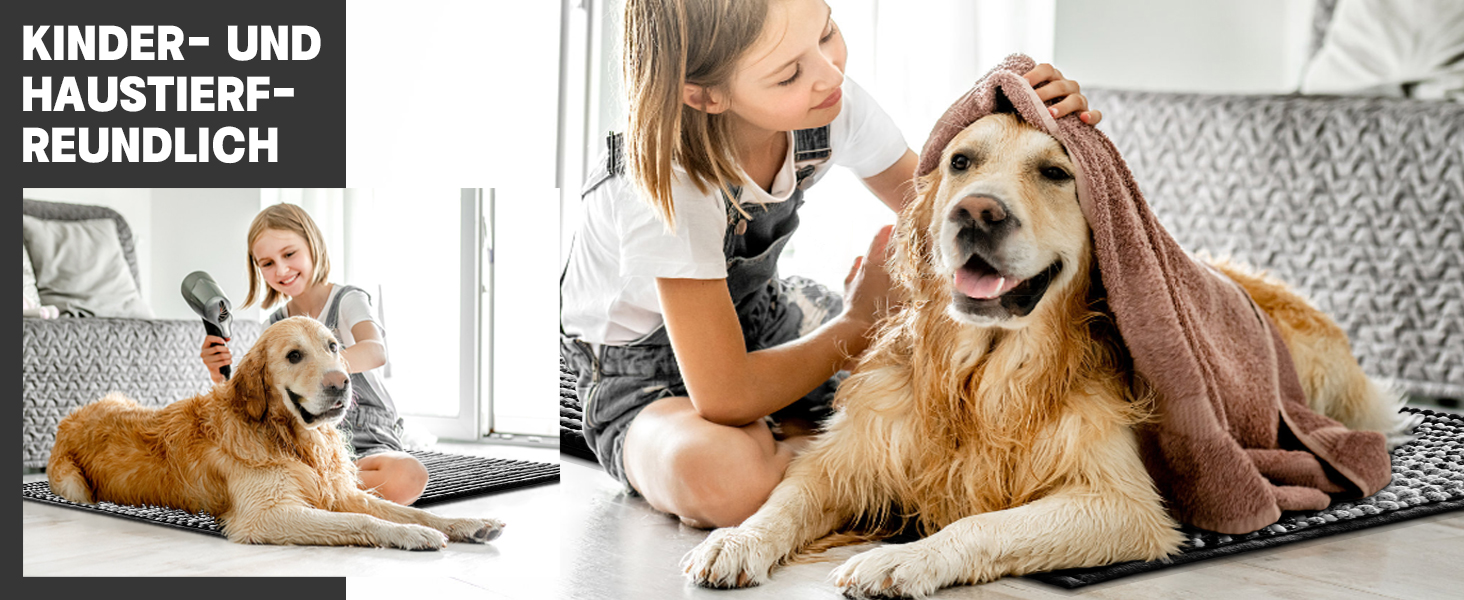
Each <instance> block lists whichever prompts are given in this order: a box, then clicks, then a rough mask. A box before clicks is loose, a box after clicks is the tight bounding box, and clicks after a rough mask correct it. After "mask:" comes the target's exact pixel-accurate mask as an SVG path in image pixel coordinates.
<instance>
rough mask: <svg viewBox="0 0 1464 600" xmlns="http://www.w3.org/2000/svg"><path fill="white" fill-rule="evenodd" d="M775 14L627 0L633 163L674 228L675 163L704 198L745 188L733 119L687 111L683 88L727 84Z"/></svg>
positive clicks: (667, 0) (687, 0)
mask: <svg viewBox="0 0 1464 600" xmlns="http://www.w3.org/2000/svg"><path fill="white" fill-rule="evenodd" d="M767 12H768V0H626V3H625V37H624V40H623V43H624V50H623V61H622V69H623V76H624V82H625V89H626V92H627V100H628V102H627V104H626V106H627V107H628V108H629V110H628V112H629V123H628V129H627V130H626V136H625V159H626V165H627V167H628V168H629V176H630V178H631V181H633V182H634V183H635V184H636V186H637V187H639V188H640V190H641V192H642V193H643V194H644V196H645V199H646V201H647V202H650V203H651V206H652V208H654V209H655V210H656V212H657V213H658V214H659V215H660V216H661V219H662V220H663V221H665V223H666V226H667V227H675V223H676V210H675V207H674V205H673V203H672V199H671V181H672V179H673V177H674V175H673V172H672V165H673V164H679V165H681V168H682V169H684V170H685V171H686V174H687V175H688V176H689V177H690V179H691V182H692V184H693V185H695V186H696V187H697V189H698V190H701V191H702V192H706V191H707V190H708V189H709V188H712V187H716V188H721V189H722V190H727V189H728V188H729V186H733V185H741V184H742V183H744V179H743V177H742V175H741V174H740V171H739V169H738V167H737V161H736V159H735V156H736V154H735V150H734V148H733V145H732V131H731V124H730V122H729V120H728V118H727V115H726V114H710V113H707V112H704V111H702V110H698V109H696V108H692V107H690V106H687V105H686V104H685V103H684V102H683V101H682V97H683V96H682V89H683V86H684V85H685V84H688V83H689V84H695V85H699V86H701V87H703V88H707V89H711V88H715V87H718V86H721V85H725V84H726V83H727V82H728V80H730V79H731V78H732V75H733V73H734V72H735V71H736V68H737V60H738V59H739V58H740V57H741V56H742V54H743V53H744V52H746V51H747V49H748V48H749V47H751V46H752V45H753V43H755V42H756V41H757V39H758V37H759V36H760V35H761V34H762V29H763V23H764V21H766V20H767Z"/></svg>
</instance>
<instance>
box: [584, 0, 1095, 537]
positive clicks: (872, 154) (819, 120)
mask: <svg viewBox="0 0 1464 600" xmlns="http://www.w3.org/2000/svg"><path fill="white" fill-rule="evenodd" d="M846 56H847V50H846V48H845V46H844V40H843V39H842V38H841V37H840V35H839V30H838V27H837V26H836V25H835V23H834V21H833V19H832V17H831V15H830V10H829V7H828V5H826V4H825V3H824V1H823V0H627V2H626V7H625V39H624V56H623V59H624V65H623V69H624V81H625V88H626V90H627V91H628V98H627V100H628V102H627V106H628V108H629V122H630V123H629V124H630V127H629V133H628V134H627V135H626V136H625V137H624V138H620V137H618V136H612V137H611V138H610V142H609V149H608V151H607V155H606V158H605V160H603V161H602V164H601V165H600V166H599V168H598V171H597V172H595V173H594V174H592V175H591V177H590V178H589V179H588V181H587V183H586V186H585V188H584V191H583V198H584V199H583V202H584V210H585V218H584V219H583V221H582V223H583V224H582V226H581V229H580V231H579V232H578V234H577V235H576V238H575V242H574V246H573V248H572V249H571V251H570V256H569V260H568V262H567V264H566V267H565V272H564V276H563V281H562V284H561V288H560V298H561V302H562V305H563V308H562V310H563V312H562V315H561V329H562V335H561V344H560V347H561V356H562V357H563V358H564V360H565V363H566V365H567V366H568V367H569V368H570V369H571V370H573V371H575V372H576V373H577V374H578V378H579V386H578V387H579V392H580V398H582V399H583V402H584V416H585V418H584V425H585V437H586V440H587V441H588V442H589V443H590V445H591V447H592V448H594V449H595V452H596V455H597V457H598V458H599V460H600V463H601V464H602V465H603V466H604V467H605V469H606V471H608V472H609V473H610V474H611V475H612V476H614V477H616V478H617V479H619V480H620V481H621V482H622V483H623V484H626V485H628V486H629V487H630V489H631V490H633V491H635V492H639V493H640V494H641V495H643V496H644V497H645V498H646V500H647V501H648V502H649V503H650V504H651V506H652V507H654V508H656V509H658V510H661V511H665V512H669V513H672V514H675V515H678V516H680V517H681V519H682V521H683V522H685V523H687V524H689V525H693V526H697V527H725V526H731V525H736V524H738V523H740V522H741V521H742V520H743V519H745V518H746V517H748V516H749V515H751V514H752V513H753V512H754V511H755V510H756V509H757V508H758V507H759V506H760V505H761V504H762V502H763V501H764V500H766V499H767V497H768V495H769V494H770V493H771V492H772V489H773V487H774V486H775V485H777V483H778V482H779V481H780V480H781V479H782V476H783V472H784V470H785V469H786V467H787V466H788V463H789V461H790V460H791V459H792V457H793V455H794V454H795V453H796V452H797V451H798V450H799V449H801V448H802V447H803V446H804V445H805V444H806V443H807V438H806V437H802V436H801V435H799V434H800V433H806V431H802V430H801V428H797V427H789V426H788V425H789V424H790V422H791V421H793V420H792V419H786V418H784V416H785V414H786V413H784V412H778V411H780V409H785V408H787V407H790V405H794V408H797V407H798V406H800V405H812V406H814V407H818V406H820V405H822V406H824V407H826V405H827V402H828V400H829V391H830V390H831V389H832V387H833V386H834V385H836V384H837V380H836V379H831V378H834V377H835V376H836V374H837V373H838V372H839V371H840V370H841V369H842V368H843V367H844V366H845V364H846V361H847V360H849V359H850V358H851V357H855V356H858V355H859V354H860V353H861V352H863V351H864V349H865V347H866V346H867V345H868V344H869V336H871V335H872V334H873V327H874V323H875V322H876V321H878V320H879V318H880V317H881V316H882V314H883V312H884V310H885V308H886V307H888V306H890V305H891V304H893V303H895V302H898V300H899V297H898V291H897V290H892V289H891V285H890V280H889V277H888V275H887V274H886V273H885V244H886V242H887V241H888V237H889V228H888V227H886V228H885V229H884V230H882V231H881V232H880V233H879V234H878V235H876V236H875V238H874V241H873V242H872V243H871V245H870V249H869V254H868V255H867V256H866V257H865V258H864V259H863V260H856V262H855V266H854V270H853V271H852V272H851V273H850V276H849V279H848V280H846V286H845V292H846V296H845V298H844V300H843V303H842V306H836V307H835V310H833V311H830V312H831V313H836V314H832V315H831V316H830V315H820V314H819V313H820V312H821V311H820V310H818V308H819V303H818V302H817V301H810V300H808V299H806V298H803V297H802V296H803V295H804V294H801V293H799V292H800V289H799V288H803V289H806V286H798V285H792V284H790V283H789V282H787V281H782V280H780V279H779V278H778V277H777V274H776V262H777V258H778V255H779V253H780V252H781V251H782V249H783V246H784V245H785V244H786V243H787V240H788V237H789V236H790V235H792V233H793V231H794V230H795V229H797V227H798V214H797V209H798V207H799V206H800V205H801V204H802V203H803V197H802V196H803V190H804V189H805V188H807V187H808V186H809V185H811V184H813V183H814V182H816V181H817V180H818V179H819V178H820V177H822V175H823V173H824V172H826V171H827V169H828V168H829V165H830V164H839V165H843V166H845V167H847V168H849V169H851V170H852V171H853V172H854V173H855V174H856V175H858V176H859V177H860V178H862V179H863V180H864V182H865V184H866V185H867V186H868V187H869V188H870V190H871V191H872V192H873V193H874V195H875V196H876V197H878V198H879V199H880V200H881V201H882V202H884V203H885V204H886V205H888V206H889V207H890V208H891V209H893V210H896V211H898V210H900V209H901V208H902V207H903V206H904V205H905V203H906V202H907V201H908V194H910V193H912V191H913V190H911V189H910V186H908V185H907V183H908V182H909V180H910V179H911V177H912V176H913V174H914V170H915V163H916V155H915V153H914V152H913V151H911V150H910V149H909V147H908V146H907V145H906V143H905V141H904V139H903V138H902V137H901V135H900V132H899V130H898V129H897V128H896V127H895V125H894V123H893V122H892V121H891V120H890V118H889V117H888V116H887V115H885V114H884V112H883V111H881V110H880V108H879V106H878V105H876V104H875V102H874V100H873V99H872V98H870V97H869V95H868V94H867V93H865V92H864V90H863V89H861V88H860V87H859V86H858V85H856V84H855V83H854V82H853V81H851V80H848V79H846V78H845V77H844V62H845V58H846ZM1027 78H1028V80H1029V81H1031V82H1032V83H1033V84H1034V85H1037V84H1041V83H1044V82H1045V85H1043V86H1042V87H1041V88H1040V89H1039V90H1038V95H1039V96H1041V97H1042V99H1043V100H1048V99H1052V98H1059V97H1063V96H1066V98H1065V99H1062V100H1061V101H1060V102H1058V103H1056V104H1055V105H1054V106H1053V113H1054V116H1062V115H1064V114H1067V113H1070V112H1073V111H1085V112H1083V113H1081V114H1080V117H1081V118H1082V119H1083V120H1084V121H1085V122H1088V123H1096V122H1097V121H1098V120H1099V118H1100V116H1101V115H1099V114H1098V113H1097V112H1096V111H1094V112H1091V113H1088V112H1086V108H1087V106H1086V103H1087V101H1086V99H1085V98H1084V97H1083V96H1082V95H1080V94H1078V93H1077V92H1078V86H1077V84H1076V83H1074V82H1072V81H1070V80H1065V79H1063V78H1062V76H1061V74H1060V73H1058V72H1057V71H1056V70H1055V69H1053V68H1052V66H1051V65H1042V66H1040V67H1038V68H1037V69H1034V70H1033V71H1032V72H1031V73H1028V74H1027ZM835 302H837V300H836V301H835ZM816 388H817V389H816ZM800 399H801V400H800ZM775 412H778V414H777V415H774V416H775V417H777V419H778V424H780V425H782V426H783V427H782V429H783V431H782V432H781V434H782V435H778V436H775V435H774V430H773V428H771V427H770V426H769V424H768V419H766V417H768V416H769V415H773V413H775ZM797 412H798V413H799V414H801V415H802V416H805V417H807V416H813V417H817V416H820V415H822V414H826V413H827V409H826V408H824V409H823V410H817V409H815V410H800V411H797Z"/></svg>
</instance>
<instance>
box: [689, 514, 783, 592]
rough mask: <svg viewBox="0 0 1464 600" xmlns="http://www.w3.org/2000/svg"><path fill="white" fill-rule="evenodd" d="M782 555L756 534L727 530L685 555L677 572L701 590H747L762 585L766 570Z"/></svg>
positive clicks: (731, 528)
mask: <svg viewBox="0 0 1464 600" xmlns="http://www.w3.org/2000/svg"><path fill="white" fill-rule="evenodd" d="M782 556H783V554H782V553H780V552H778V551H777V550H776V549H774V548H772V547H771V546H770V545H769V544H768V543H767V542H766V541H764V540H763V539H762V537H761V536H760V535H758V533H757V532H756V531H753V530H748V529H744V528H741V527H728V528H725V529H718V530H716V531H713V532H712V533H711V535H709V536H707V539H705V540H703V541H702V543H700V544H697V546H696V547H695V548H692V549H691V552H688V553H686V556H685V557H683V558H682V559H681V571H682V572H683V573H685V574H686V577H687V578H688V579H690V580H691V582H692V583H695V584H697V585H700V586H703V587H710V588H740V587H749V586H754V585H759V584H762V583H764V582H766V581H767V580H768V571H770V570H772V568H773V564H774V563H776V562H778V560H779V559H780V558H782Z"/></svg>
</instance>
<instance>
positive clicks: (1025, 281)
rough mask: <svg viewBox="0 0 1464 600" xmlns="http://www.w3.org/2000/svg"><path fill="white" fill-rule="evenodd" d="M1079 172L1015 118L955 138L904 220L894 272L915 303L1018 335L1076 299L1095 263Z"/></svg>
mask: <svg viewBox="0 0 1464 600" xmlns="http://www.w3.org/2000/svg"><path fill="white" fill-rule="evenodd" d="M1075 173H1076V171H1075V168H1074V166H1073V162H1072V159H1070V158H1069V157H1068V154H1067V152H1066V151H1065V150H1064V149H1063V147H1062V145H1061V144H1059V143H1058V142H1057V140H1055V139H1053V138H1052V136H1050V135H1048V134H1046V133H1043V132H1041V131H1039V130H1037V129H1036V128H1035V127H1033V126H1031V125H1029V124H1027V123H1025V122H1023V121H1022V120H1021V119H1020V118H1018V117H1017V116H1015V115H1012V114H1004V113H998V114H993V115H988V116H986V117H984V118H982V119H979V120H977V121H976V122H975V123H972V124H971V125H970V126H968V127H966V129H965V130H963V131H961V133H959V134H957V135H956V136H955V137H954V138H952V139H951V141H950V143H949V144H947V145H946V147H945V150H944V152H943V153H942V154H941V157H940V162H939V163H938V164H937V165H936V168H935V169H934V170H932V171H931V172H930V173H928V174H926V175H925V176H923V177H921V178H920V179H919V181H918V182H917V189H918V192H919V193H918V195H917V197H916V200H915V201H914V202H913V203H912V204H911V205H910V206H909V207H907V208H906V211H905V213H904V214H903V215H902V216H901V220H900V229H899V233H898V235H899V240H898V244H897V246H896V248H897V249H896V256H895V268H896V273H897V275H899V276H900V277H901V279H902V280H903V281H905V282H906V283H907V285H909V287H910V288H911V290H912V293H913V294H914V297H913V298H912V300H913V301H915V302H917V303H938V302H943V303H946V313H947V314H948V315H949V316H950V317H951V318H952V319H954V320H956V321H957V322H961V323H966V324H971V325H978V326H983V327H1003V328H1008V329H1017V328H1021V327H1023V326H1025V325H1026V323H1027V322H1028V321H1029V320H1030V319H1031V318H1036V317H1033V316H1032V315H1033V314H1034V313H1040V312H1041V311H1043V307H1044V306H1045V305H1047V304H1052V303H1053V302H1052V301H1051V300H1052V299H1054V298H1061V297H1065V296H1067V295H1071V294H1072V293H1074V292H1075V291H1076V290H1077V289H1079V286H1077V285H1074V284H1075V282H1086V281H1087V277H1088V268H1089V264H1090V263H1091V258H1090V257H1091V242H1090V241H1089V231H1088V223H1087V221H1086V220H1085V219H1084V218H1083V213H1082V209H1081V207H1080V206H1079V205H1078V196H1077V184H1076V181H1075V180H1074V174H1075Z"/></svg>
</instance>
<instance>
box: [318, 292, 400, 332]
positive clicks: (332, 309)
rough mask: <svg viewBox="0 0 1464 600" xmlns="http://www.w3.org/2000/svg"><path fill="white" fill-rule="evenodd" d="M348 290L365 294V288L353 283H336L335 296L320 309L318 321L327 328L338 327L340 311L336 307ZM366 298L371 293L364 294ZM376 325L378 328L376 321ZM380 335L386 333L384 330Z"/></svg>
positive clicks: (333, 328) (379, 325)
mask: <svg viewBox="0 0 1464 600" xmlns="http://www.w3.org/2000/svg"><path fill="white" fill-rule="evenodd" d="M348 292H361V293H362V294H366V290H363V289H361V288H358V287H356V286H354V285H337V286H336V291H335V297H334V298H331V300H330V304H328V305H326V307H325V310H322V311H320V322H321V323H324V324H325V327H326V328H327V329H331V330H335V329H336V328H337V327H339V325H340V313H339V310H338V307H340V305H341V298H345V297H346V294H347V293H348ZM366 298H367V299H368V300H369V299H370V298H371V294H366ZM377 327H378V328H380V327H381V324H379V323H378V324H377ZM382 335H386V332H385V331H382Z"/></svg>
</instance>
